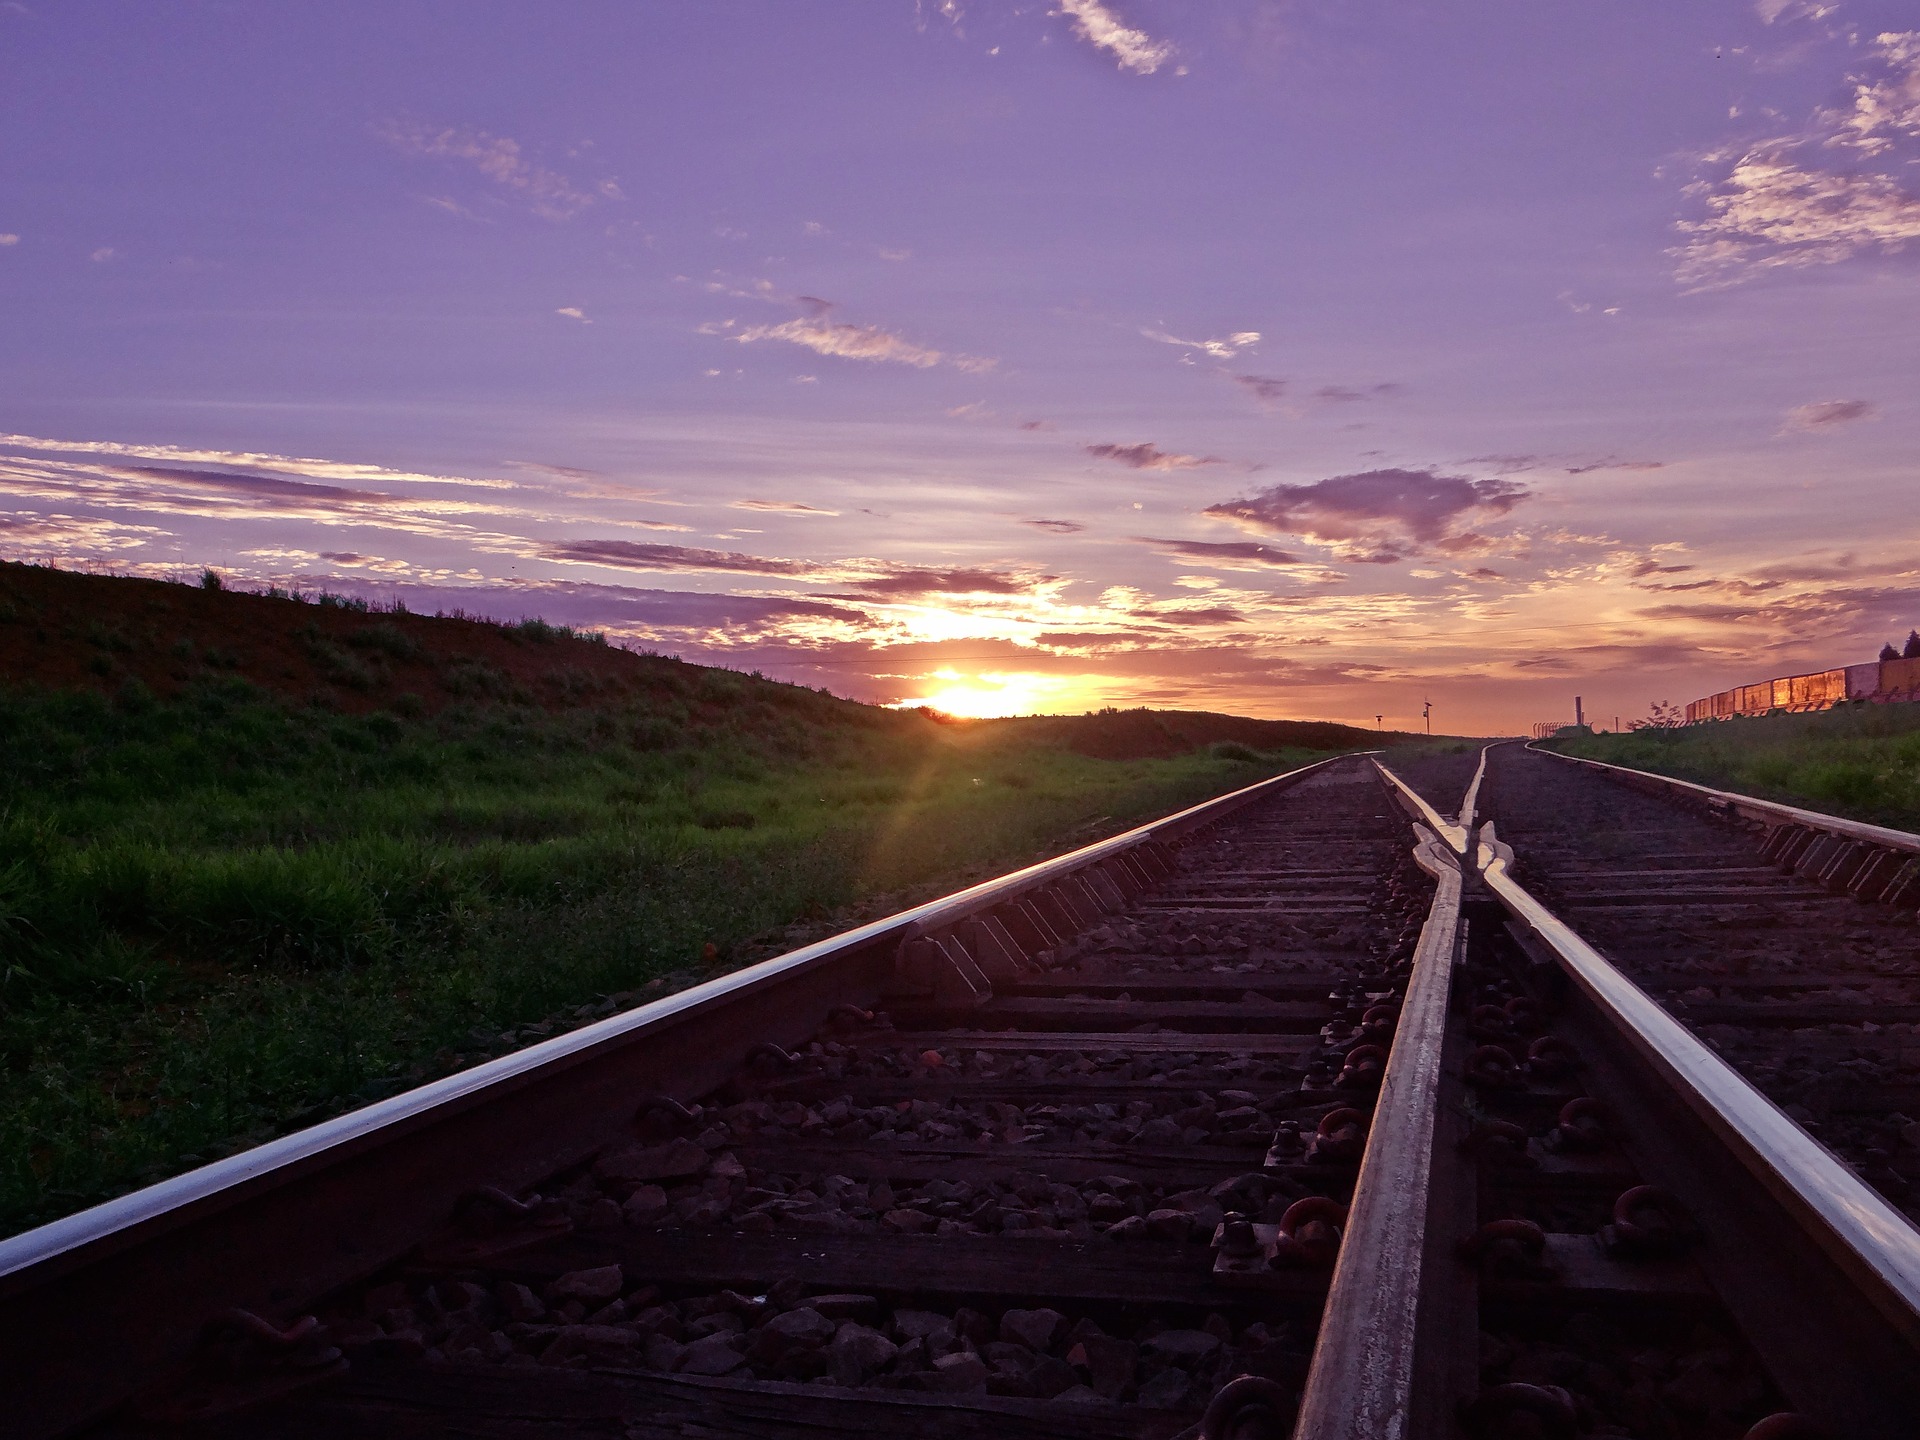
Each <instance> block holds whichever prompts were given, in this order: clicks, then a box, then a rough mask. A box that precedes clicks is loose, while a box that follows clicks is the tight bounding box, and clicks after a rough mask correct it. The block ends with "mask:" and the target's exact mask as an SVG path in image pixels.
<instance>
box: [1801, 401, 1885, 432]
mask: <svg viewBox="0 0 1920 1440" xmlns="http://www.w3.org/2000/svg"><path fill="white" fill-rule="evenodd" d="M1878 414H1879V412H1878V411H1876V410H1875V409H1874V407H1873V406H1872V405H1871V404H1869V403H1868V402H1867V401H1865V400H1816V401H1814V402H1813V403H1812V404H1809V405H1796V406H1794V408H1793V409H1791V410H1789V411H1788V412H1787V419H1786V423H1785V424H1784V425H1782V426H1781V427H1780V433H1781V434H1783V435H1786V434H1791V433H1794V432H1796V431H1811V432H1813V433H1815V434H1818V433H1819V432H1820V431H1823V430H1832V429H1834V428H1835V427H1837V426H1840V425H1851V424H1852V423H1853V422H1854V421H1856V420H1872V419H1875V418H1877V416H1878Z"/></svg>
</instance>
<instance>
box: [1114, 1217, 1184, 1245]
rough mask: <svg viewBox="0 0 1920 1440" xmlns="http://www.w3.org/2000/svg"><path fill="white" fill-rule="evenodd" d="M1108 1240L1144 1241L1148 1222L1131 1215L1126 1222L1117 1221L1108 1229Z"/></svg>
mask: <svg viewBox="0 0 1920 1440" xmlns="http://www.w3.org/2000/svg"><path fill="white" fill-rule="evenodd" d="M1175 1213H1176V1214H1177V1213H1178V1212H1177V1211H1176V1212H1175ZM1182 1218H1185V1217H1182ZM1107 1238H1108V1239H1109V1240H1123V1241H1124V1240H1144V1239H1146V1238H1147V1222H1146V1221H1145V1220H1144V1219H1142V1218H1141V1217H1140V1216H1138V1215H1129V1216H1127V1218H1126V1219H1124V1220H1116V1221H1114V1222H1113V1224H1112V1225H1110V1226H1108V1227H1107Z"/></svg>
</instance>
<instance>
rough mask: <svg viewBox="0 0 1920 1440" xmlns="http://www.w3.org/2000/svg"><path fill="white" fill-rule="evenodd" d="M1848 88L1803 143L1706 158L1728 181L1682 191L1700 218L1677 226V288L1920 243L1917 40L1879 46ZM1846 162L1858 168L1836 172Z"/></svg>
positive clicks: (1819, 114) (1770, 142)
mask: <svg viewBox="0 0 1920 1440" xmlns="http://www.w3.org/2000/svg"><path fill="white" fill-rule="evenodd" d="M1849 79H1850V83H1851V85H1852V87H1853V88H1852V96H1851V102H1850V103H1849V104H1846V105H1843V106H1838V107H1834V108H1831V109H1822V110H1819V111H1816V112H1815V114H1814V116H1813V118H1812V120H1811V122H1810V123H1809V124H1808V125H1807V126H1806V128H1805V129H1804V130H1803V131H1801V132H1800V133H1798V134H1790V135H1783V136H1774V137H1771V138H1767V139H1763V140H1759V141H1757V142H1754V143H1751V144H1747V145H1745V146H1743V147H1739V148H1738V149H1737V150H1732V151H1728V152H1726V153H1725V154H1722V155H1720V156H1717V157H1711V158H1713V159H1715V160H1717V161H1719V162H1721V163H1725V164H1726V166H1727V168H1726V171H1725V173H1724V174H1722V175H1720V176H1719V177H1718V178H1717V179H1711V180H1702V181H1698V182H1696V183H1695V184H1694V185H1693V186H1691V187H1689V188H1690V191H1691V193H1694V194H1697V195H1700V196H1702V197H1704V203H1705V210H1706V213H1705V216H1704V217H1703V218H1700V219H1693V220H1681V221H1679V222H1677V223H1676V226H1675V228H1676V229H1677V230H1678V231H1679V232H1680V233H1681V234H1682V235H1683V236H1685V237H1686V240H1685V243H1684V244H1682V245H1680V246H1679V247H1677V248H1676V249H1674V250H1672V251H1670V252H1669V253H1670V254H1671V255H1672V257H1673V258H1674V260H1675V262H1676V263H1675V274H1676V275H1677V277H1678V278H1679V279H1680V280H1681V281H1682V282H1683V283H1684V284H1687V285H1689V286H1692V287H1693V288H1695V289H1719V288H1724V287H1726V286H1729V285H1736V284H1739V283H1740V282H1742V281H1744V280H1748V279H1751V278H1753V277H1754V276H1757V275H1760V274H1764V273H1765V272H1767V271H1770V270H1783V269H1785V270H1792V269H1801V268H1805V267H1807V266H1812V265H1831V264H1835V263H1838V262H1840V261H1843V260H1848V259H1852V258H1854V257H1856V256H1861V255H1869V254H1883V255H1884V254H1893V253H1895V252H1898V251H1900V250H1903V249H1905V248H1906V246H1907V245H1908V244H1909V243H1911V242H1912V241H1914V240H1917V239H1920V197H1916V196H1915V195H1914V194H1913V193H1912V192H1911V191H1910V190H1908V189H1907V188H1906V187H1905V185H1904V184H1903V183H1902V179H1901V176H1902V174H1903V172H1904V173H1908V174H1910V173H1911V171H1912V167H1913V166H1914V164H1916V163H1920V31H1907V32H1900V33H1894V32H1887V33H1884V34H1881V35H1879V36H1876V37H1875V39H1874V40H1873V42H1872V43H1871V45H1870V47H1869V53H1868V56H1867V59H1866V64H1865V66H1864V68H1863V73H1861V74H1857V75H1854V76H1851V77H1849ZM1848 155H1851V156H1853V157H1855V158H1856V160H1857V161H1858V162H1860V163H1857V164H1854V165H1850V166H1847V165H1843V166H1840V167H1836V166H1835V165H1834V163H1833V162H1834V158H1835V157H1836V156H1839V157H1845V156H1848ZM1868 162H1872V163H1868ZM1875 164H1877V165H1878V167H1879V168H1874V165H1875Z"/></svg>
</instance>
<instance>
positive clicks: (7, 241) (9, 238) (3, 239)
mask: <svg viewBox="0 0 1920 1440" xmlns="http://www.w3.org/2000/svg"><path fill="white" fill-rule="evenodd" d="M19 243H20V237H19V236H18V235H15V234H13V233H12V232H11V231H8V232H7V233H6V234H4V235H0V246H6V245H18V244H19Z"/></svg>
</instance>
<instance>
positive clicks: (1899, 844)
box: [1527, 741, 1920, 855]
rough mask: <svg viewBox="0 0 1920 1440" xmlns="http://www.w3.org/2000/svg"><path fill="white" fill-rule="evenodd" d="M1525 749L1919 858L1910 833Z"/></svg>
mask: <svg viewBox="0 0 1920 1440" xmlns="http://www.w3.org/2000/svg"><path fill="white" fill-rule="evenodd" d="M1527 748H1528V749H1529V750H1532V751H1533V752H1534V753H1536V754H1539V755H1551V756H1553V758H1554V759H1556V760H1564V761H1566V762H1567V763H1569V764H1572V765H1584V766H1586V767H1587V768H1588V769H1590V770H1599V771H1603V772H1612V773H1613V774H1616V775H1631V776H1633V777H1634V778H1635V779H1639V780H1652V781H1655V782H1656V783H1658V784H1660V785H1663V786H1665V787H1667V788H1669V789H1672V790H1678V791H1680V792H1682V793H1683V794H1686V795H1689V796H1691V797H1693V798H1694V799H1697V800H1704V801H1705V802H1706V803H1707V804H1709V805H1712V806H1715V807H1717V808H1719V809H1722V810H1728V811H1731V812H1733V813H1734V814H1737V815H1742V816H1745V817H1746V818H1747V819H1749V820H1759V821H1761V822H1763V823H1765V824H1768V825H1778V824H1789V825H1804V826H1806V827H1807V828H1808V829H1810V830H1824V831H1826V832H1827V833H1828V834H1830V835H1841V836H1845V837H1846V838H1847V839H1849V840H1859V841H1863V842H1865V843H1866V844H1869V845H1879V846H1882V847H1883V848H1885V849H1888V850H1900V851H1904V852H1905V853H1907V854H1910V855H1920V835H1916V834H1915V833H1914V832H1912V831H1911V830H1894V829H1892V828H1890V827H1888V826H1885V825H1869V824H1868V823H1867V822H1866V821H1864V820H1848V819H1846V818H1844V817H1843V816H1839V815H1827V814H1824V813H1822V812H1821V811H1818V810H1803V809H1801V808H1800V807H1799V806H1797V805H1787V804H1783V803H1781V802H1780V801H1778V800H1762V799H1760V798H1759V797H1757V796H1754V795H1742V794H1740V793H1739V792H1738V791H1736V790H1715V789H1713V788H1712V787H1711V786H1708V785H1697V784H1695V783H1694V782H1693V781H1691V780H1676V779H1674V777H1673V776H1671V775H1661V774H1657V773H1655V772H1654V771H1652V770H1635V769H1634V768H1632V767H1631V766H1628V765H1610V764H1608V763H1607V762H1606V761H1604V760H1588V759H1587V758H1585V757H1584V756H1581V755H1563V754H1561V752H1560V751H1558V750H1543V749H1541V748H1540V742H1539V741H1529V742H1527Z"/></svg>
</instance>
